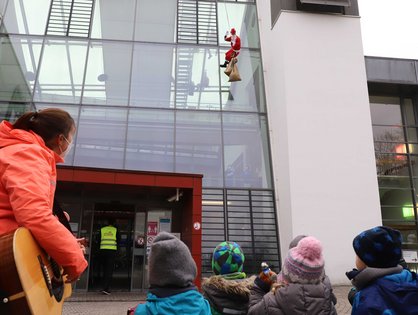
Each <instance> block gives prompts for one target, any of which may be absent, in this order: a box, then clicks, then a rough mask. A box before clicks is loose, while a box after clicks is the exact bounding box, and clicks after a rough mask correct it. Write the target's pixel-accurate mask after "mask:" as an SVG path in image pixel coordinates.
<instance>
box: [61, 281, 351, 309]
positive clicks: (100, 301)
mask: <svg viewBox="0 0 418 315" xmlns="http://www.w3.org/2000/svg"><path fill="white" fill-rule="evenodd" d="M349 289H350V287H348V286H336V287H334V293H335V295H336V296H337V300H338V302H337V312H338V314H339V315H348V314H350V313H351V306H350V303H348V301H347V292H348V290H349ZM144 298H145V295H144V294H141V293H133V292H116V293H112V295H110V296H106V295H102V294H101V293H95V292H89V293H74V294H73V296H72V297H71V298H70V299H69V300H67V301H66V302H65V303H64V312H63V315H125V314H126V310H127V309H128V308H129V307H131V306H135V305H136V304H137V303H138V302H140V301H143V300H144Z"/></svg>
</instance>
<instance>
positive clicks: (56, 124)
mask: <svg viewBox="0 0 418 315" xmlns="http://www.w3.org/2000/svg"><path fill="white" fill-rule="evenodd" d="M75 130H76V128H75V123H74V120H73V119H72V117H71V116H70V115H69V114H68V113H67V112H66V111H64V110H61V109H54V108H49V109H44V110H42V111H39V112H28V113H26V114H24V115H22V116H21V117H20V118H19V119H18V120H17V121H16V122H15V123H14V124H11V123H9V122H7V121H3V122H2V123H1V124H0V182H1V185H0V236H1V235H4V234H8V233H12V232H13V231H14V230H16V229H17V228H18V227H20V226H23V227H26V228H27V229H29V230H30V231H31V233H32V235H33V236H34V238H35V239H36V240H37V242H38V244H39V245H40V246H41V247H42V248H43V249H44V250H45V251H46V252H47V253H48V254H49V255H50V256H51V257H52V258H53V259H54V260H55V261H56V262H57V263H58V264H59V265H61V266H62V267H63V269H64V273H65V274H67V282H73V281H75V280H77V279H78V278H79V277H80V275H81V274H82V273H83V271H84V270H85V269H86V267H87V261H86V260H85V259H84V255H83V252H82V250H81V246H80V244H79V243H78V241H77V239H76V238H75V237H74V236H73V235H72V234H71V232H70V231H68V230H67V229H66V228H65V227H64V225H62V224H61V223H60V222H59V221H58V219H57V218H56V217H55V216H54V215H53V213H52V206H53V200H54V194H55V186H56V177H57V172H56V163H62V162H64V157H65V155H66V153H67V152H68V151H70V148H71V143H72V140H73V136H74V134H75Z"/></svg>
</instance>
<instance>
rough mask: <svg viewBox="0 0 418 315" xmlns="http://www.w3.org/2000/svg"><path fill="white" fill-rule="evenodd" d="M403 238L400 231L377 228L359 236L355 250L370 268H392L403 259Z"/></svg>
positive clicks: (356, 239) (354, 243)
mask: <svg viewBox="0 0 418 315" xmlns="http://www.w3.org/2000/svg"><path fill="white" fill-rule="evenodd" d="M401 246H402V236H401V233H400V232H399V231H398V230H394V229H392V228H390V227H387V226H377V227H374V228H372V229H370V230H366V231H363V232H361V233H360V234H359V235H357V236H356V237H355V238H354V240H353V248H354V251H355V252H356V254H357V256H358V257H359V258H360V259H361V260H362V261H363V262H364V263H365V264H366V265H367V266H368V267H374V268H390V267H395V266H397V265H398V263H399V261H400V260H401V258H402V250H401Z"/></svg>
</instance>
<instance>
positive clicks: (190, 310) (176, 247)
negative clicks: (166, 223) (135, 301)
mask: <svg viewBox="0 0 418 315" xmlns="http://www.w3.org/2000/svg"><path fill="white" fill-rule="evenodd" d="M148 266H149V270H148V279H149V283H150V289H149V293H148V295H147V300H146V302H145V303H144V304H139V305H138V306H137V308H136V310H135V315H154V314H155V315H157V314H166V315H169V314H173V315H174V314H188V315H210V314H211V311H210V306H209V302H208V301H207V300H206V299H205V298H203V296H202V294H200V293H199V291H197V288H196V287H195V285H194V284H193V281H194V279H195V278H196V275H197V268H196V263H195V262H194V260H193V257H192V255H191V253H190V250H189V249H188V247H187V246H186V244H184V243H183V242H182V241H181V240H179V239H178V238H177V237H175V236H174V235H172V234H170V233H167V232H160V233H159V234H158V235H157V236H156V237H155V239H154V242H153V243H152V245H151V251H150V254H149V264H148Z"/></svg>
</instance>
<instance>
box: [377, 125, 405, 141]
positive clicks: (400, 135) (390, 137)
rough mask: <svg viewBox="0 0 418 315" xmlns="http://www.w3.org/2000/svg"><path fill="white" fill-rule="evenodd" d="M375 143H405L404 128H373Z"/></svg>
mask: <svg viewBox="0 0 418 315" xmlns="http://www.w3.org/2000/svg"><path fill="white" fill-rule="evenodd" d="M373 138H374V141H385V142H405V137H404V132H403V128H402V127H398V126H373Z"/></svg>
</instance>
